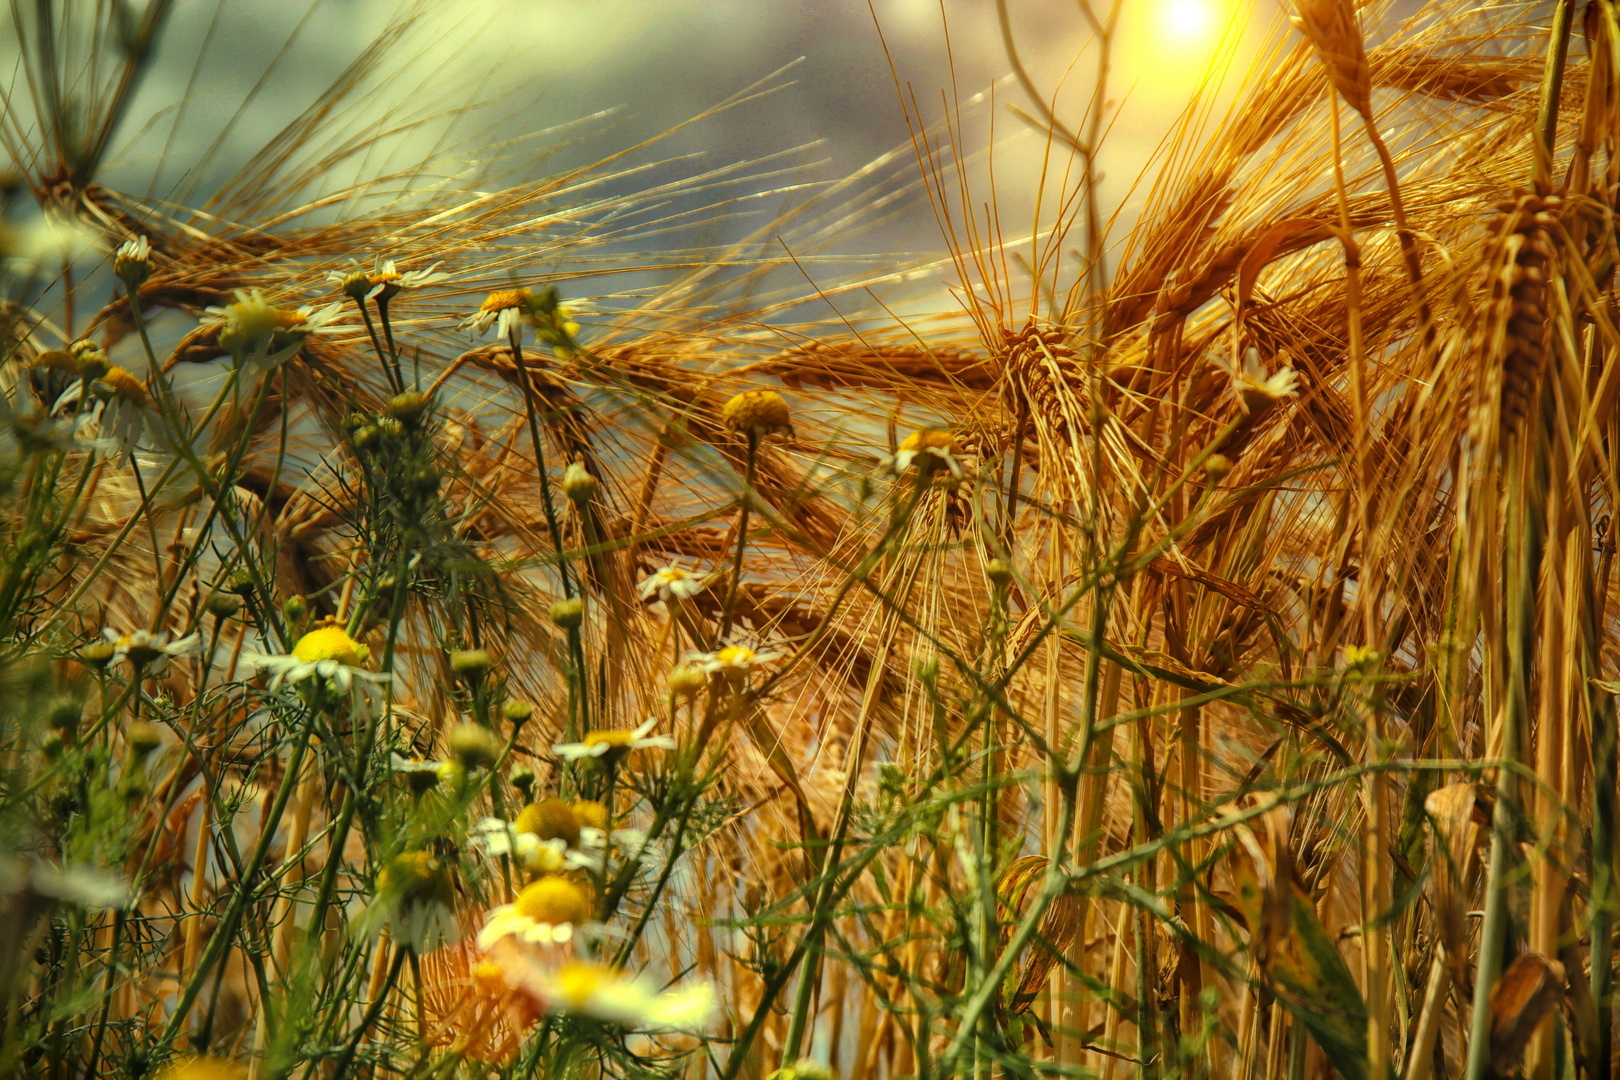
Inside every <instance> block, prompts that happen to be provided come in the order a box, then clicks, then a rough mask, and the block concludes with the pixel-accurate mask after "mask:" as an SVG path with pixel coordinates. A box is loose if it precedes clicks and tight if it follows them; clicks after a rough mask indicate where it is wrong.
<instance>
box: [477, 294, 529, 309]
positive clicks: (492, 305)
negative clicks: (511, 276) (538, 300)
mask: <svg viewBox="0 0 1620 1080" xmlns="http://www.w3.org/2000/svg"><path fill="white" fill-rule="evenodd" d="M533 295H534V294H533V293H531V292H530V291H529V290H528V289H496V290H495V291H494V292H492V293H490V294H489V295H488V296H486V297H485V298H484V302H483V303H482V304H479V305H478V310H479V311H482V312H486V313H487V312H492V311H505V310H506V309H507V308H515V307H524V306H525V305H527V304H528V302H529V300H530V299H531V298H532V297H533Z"/></svg>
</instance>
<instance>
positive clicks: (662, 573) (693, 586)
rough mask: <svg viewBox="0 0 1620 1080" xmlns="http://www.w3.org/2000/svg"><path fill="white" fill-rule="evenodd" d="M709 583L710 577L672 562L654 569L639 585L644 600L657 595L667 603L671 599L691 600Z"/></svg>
mask: <svg viewBox="0 0 1620 1080" xmlns="http://www.w3.org/2000/svg"><path fill="white" fill-rule="evenodd" d="M708 584H709V579H708V578H706V577H699V576H698V575H696V574H690V573H687V572H686V571H685V570H682V569H681V568H680V566H678V565H677V564H675V563H670V564H669V565H668V566H666V567H664V568H663V569H662V570H654V571H653V572H652V573H651V574H649V575H647V576H646V577H645V578H642V579H641V584H640V585H639V586H637V587H638V588H639V589H640V590H641V599H642V600H643V601H647V600H651V599H652V598H653V597H654V596H656V597H658V599H660V600H662V601H664V602H665V603H666V604H667V603H668V602H669V601H671V600H689V599H691V598H692V597H694V596H696V595H697V594H698V593H700V592H702V591H703V590H704V588H706V587H707V586H708Z"/></svg>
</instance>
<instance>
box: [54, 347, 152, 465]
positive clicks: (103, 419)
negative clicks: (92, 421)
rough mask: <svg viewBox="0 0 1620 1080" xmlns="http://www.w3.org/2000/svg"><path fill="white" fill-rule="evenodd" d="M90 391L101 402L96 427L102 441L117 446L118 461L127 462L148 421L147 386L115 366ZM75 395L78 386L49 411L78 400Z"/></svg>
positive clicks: (133, 375)
mask: <svg viewBox="0 0 1620 1080" xmlns="http://www.w3.org/2000/svg"><path fill="white" fill-rule="evenodd" d="M91 389H92V390H93V391H94V392H95V395H96V396H97V397H98V398H100V399H101V410H100V413H99V414H98V416H97V417H96V426H97V427H98V428H99V429H100V432H101V434H102V436H103V437H104V438H107V439H110V440H111V442H112V443H113V445H115V446H117V447H118V451H119V455H120V460H121V461H122V460H128V458H129V455H130V454H131V453H133V452H134V450H135V448H136V447H137V446H138V445H139V444H140V441H141V439H142V437H143V436H145V435H146V433H147V429H148V426H149V424H150V422H151V404H152V399H151V397H150V396H149V395H148V394H147V390H146V384H145V383H144V382H142V381H141V380H140V379H139V378H137V377H136V376H135V374H134V373H133V372H131V371H129V370H128V369H127V368H122V367H119V366H118V365H117V364H114V365H112V366H111V367H109V368H107V370H106V371H105V372H104V373H103V374H102V376H101V377H100V378H99V379H97V380H95V382H93V383H92V384H91ZM78 396H79V387H78V386H74V387H72V388H70V389H69V390H68V392H67V393H65V394H63V395H62V396H61V398H60V399H58V400H57V402H56V404H55V405H54V406H52V409H51V411H52V412H55V411H56V410H57V409H60V408H61V407H62V406H63V405H64V404H66V403H68V402H69V401H76V400H78Z"/></svg>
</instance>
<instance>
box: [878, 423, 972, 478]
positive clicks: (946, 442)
mask: <svg viewBox="0 0 1620 1080" xmlns="http://www.w3.org/2000/svg"><path fill="white" fill-rule="evenodd" d="M961 452H962V450H961V447H960V446H958V445H957V442H956V436H955V435H952V434H951V433H950V432H949V431H946V430H944V429H943V428H921V429H919V430H917V431H914V432H912V433H911V434H910V435H907V436H906V438H905V440H904V441H903V442H901V444H900V448H899V449H898V450H896V451H895V452H894V457H892V458H890V459H889V468H890V470H891V471H892V472H894V473H895V474H896V475H899V474H900V473H903V472H905V471H906V470H907V469H909V468H911V467H912V466H914V465H915V466H916V467H917V469H918V471H920V472H922V473H923V474H925V475H930V474H932V473H933V472H934V470H936V469H947V470H949V471H950V474H951V476H952V477H954V478H955V479H957V480H960V479H962V463H961V462H960V461H958V460H957V459H956V457H957V455H958V454H960V453H961Z"/></svg>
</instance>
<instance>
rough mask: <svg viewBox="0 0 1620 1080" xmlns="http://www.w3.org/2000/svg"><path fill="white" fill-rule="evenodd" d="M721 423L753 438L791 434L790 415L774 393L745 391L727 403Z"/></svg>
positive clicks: (783, 403) (722, 413)
mask: <svg viewBox="0 0 1620 1080" xmlns="http://www.w3.org/2000/svg"><path fill="white" fill-rule="evenodd" d="M720 419H722V420H724V421H725V423H726V426H727V427H729V428H730V429H731V430H733V431H739V432H742V433H743V434H746V435H752V436H754V437H755V438H762V437H764V436H766V435H772V434H775V433H777V432H786V433H787V434H788V435H792V434H793V414H792V413H791V412H790V411H789V410H788V404H787V402H786V401H785V400H783V398H782V395H781V394H778V393H777V392H776V391H775V390H744V391H743V392H742V393H740V394H738V395H736V396H735V397H733V398H732V399H731V400H730V401H728V402H726V404H725V407H724V408H723V409H721V410H720Z"/></svg>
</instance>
